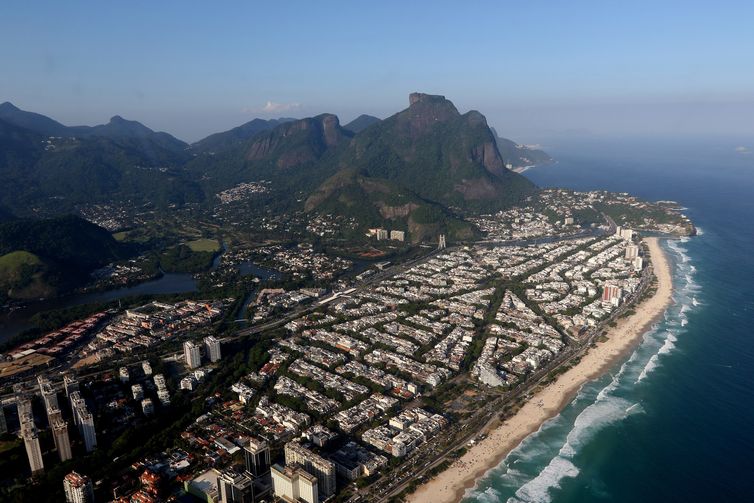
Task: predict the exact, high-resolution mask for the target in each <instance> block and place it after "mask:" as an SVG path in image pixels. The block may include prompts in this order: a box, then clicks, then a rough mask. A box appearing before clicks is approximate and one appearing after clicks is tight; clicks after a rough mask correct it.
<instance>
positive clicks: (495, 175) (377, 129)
mask: <svg viewBox="0 0 754 503" xmlns="http://www.w3.org/2000/svg"><path fill="white" fill-rule="evenodd" d="M336 162H337V163H338V167H339V168H340V169H357V170H360V171H361V172H363V173H364V174H366V175H368V176H369V177H371V178H378V179H385V180H388V181H391V182H393V183H396V184H398V185H400V186H402V187H405V188H407V189H408V190H410V191H412V192H414V193H416V194H417V195H418V196H420V197H422V198H425V199H427V200H430V201H434V202H437V203H440V204H442V205H445V206H455V207H459V208H463V209H496V208H502V207H504V206H505V205H507V204H510V203H511V202H513V201H515V200H518V199H519V198H520V197H523V196H525V195H527V194H529V193H531V191H533V190H534V186H533V184H531V182H529V181H528V180H526V179H525V178H523V177H521V176H519V175H517V174H514V173H512V172H511V171H509V170H507V169H506V168H505V163H504V162H503V158H502V157H501V156H500V152H499V151H498V149H497V145H496V143H495V136H494V135H493V134H492V132H491V131H490V128H489V127H488V126H487V120H486V119H485V117H484V116H483V115H482V114H480V113H479V112H476V111H471V112H468V113H466V114H460V113H459V112H458V110H457V109H456V107H455V106H454V105H453V103H451V102H450V101H449V100H447V99H445V97H444V96H437V95H430V94H424V93H412V94H411V95H410V96H409V107H408V108H407V109H405V110H403V111H401V112H398V113H397V114H395V115H393V116H391V117H388V118H387V119H385V120H383V121H380V122H379V123H375V124H373V125H372V126H370V127H369V128H367V129H365V130H364V131H362V132H361V133H360V134H358V135H356V136H355V137H354V138H353V140H352V141H351V142H350V144H348V145H347V146H345V147H344V148H343V149H342V150H341V151H340V153H339V155H338V156H337V159H336Z"/></svg>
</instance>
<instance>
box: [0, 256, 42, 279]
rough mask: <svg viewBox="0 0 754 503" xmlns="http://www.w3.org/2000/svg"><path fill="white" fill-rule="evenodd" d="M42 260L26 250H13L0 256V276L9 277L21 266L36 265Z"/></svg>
mask: <svg viewBox="0 0 754 503" xmlns="http://www.w3.org/2000/svg"><path fill="white" fill-rule="evenodd" d="M41 263H42V261H41V260H39V257H37V256H36V255H34V254H33V253H29V252H26V251H14V252H10V253H7V254H5V255H3V256H2V257H0V277H9V276H10V275H11V274H14V273H15V272H16V271H18V269H19V268H20V267H21V266H24V265H28V266H36V265H39V264H41Z"/></svg>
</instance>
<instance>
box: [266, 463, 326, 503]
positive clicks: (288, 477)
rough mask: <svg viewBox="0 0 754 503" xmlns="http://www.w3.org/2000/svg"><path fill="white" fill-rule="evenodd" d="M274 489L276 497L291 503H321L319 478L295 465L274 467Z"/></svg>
mask: <svg viewBox="0 0 754 503" xmlns="http://www.w3.org/2000/svg"><path fill="white" fill-rule="evenodd" d="M272 487H273V490H274V491H275V496H277V497H278V498H281V499H283V500H284V501H289V502H305V503H319V501H320V499H319V494H320V492H321V491H320V490H319V488H318V481H317V477H315V476H314V475H312V474H310V473H308V472H307V471H306V470H304V469H303V467H300V466H297V465H293V466H286V467H282V466H280V465H274V466H273V467H272Z"/></svg>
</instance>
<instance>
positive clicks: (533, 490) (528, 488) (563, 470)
mask: <svg viewBox="0 0 754 503" xmlns="http://www.w3.org/2000/svg"><path fill="white" fill-rule="evenodd" d="M578 474H579V469H578V468H577V467H576V465H574V464H573V463H572V462H571V461H570V460H568V459H566V458H563V457H560V456H556V457H554V458H553V459H551V460H550V463H549V464H548V465H547V466H546V467H545V468H544V469H543V470H542V471H541V472H539V475H537V476H536V477H534V478H533V479H532V480H530V481H529V482H527V483H526V484H524V485H523V486H521V487H520V488H519V489H518V491H516V495H515V496H513V497H512V498H508V503H544V502H549V501H551V500H552V498H551V496H550V489H554V488H555V489H556V488H558V487H560V482H561V481H562V480H563V479H564V478H566V477H570V478H574V477H576V476H577V475H578Z"/></svg>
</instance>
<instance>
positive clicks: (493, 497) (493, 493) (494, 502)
mask: <svg viewBox="0 0 754 503" xmlns="http://www.w3.org/2000/svg"><path fill="white" fill-rule="evenodd" d="M473 496H474V497H475V498H476V500H477V501H481V502H483V503H486V502H489V503H498V501H500V492H499V491H497V490H495V488H494V487H492V486H490V487H488V488H487V489H485V490H484V491H481V492H477V493H474V495H473Z"/></svg>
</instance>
